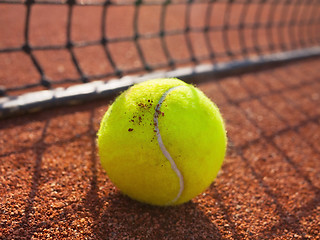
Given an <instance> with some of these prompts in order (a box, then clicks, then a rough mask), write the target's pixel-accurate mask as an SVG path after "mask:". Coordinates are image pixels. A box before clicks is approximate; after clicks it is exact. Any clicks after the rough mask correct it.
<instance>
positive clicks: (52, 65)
mask: <svg viewBox="0 0 320 240" xmlns="http://www.w3.org/2000/svg"><path fill="white" fill-rule="evenodd" d="M218 5H219V4H218ZM218 5H217V6H216V8H215V9H216V11H217V13H216V14H217V15H215V16H217V19H218V20H216V21H213V22H214V23H217V24H218V25H221V24H223V16H222V15H221V16H220V15H219V12H223V11H224V10H223V9H224V7H225V6H223V4H222V5H221V6H220V8H221V9H220V10H219V6H218ZM197 7H198V9H197V10H194V12H193V15H194V19H199V17H200V16H202V13H203V11H204V9H205V8H204V9H202V8H203V6H201V5H199V6H197ZM127 8H128V9H127V10H126V11H127V13H128V14H126V15H123V16H124V19H121V20H120V19H119V12H118V13H117V12H114V15H112V14H111V15H109V16H110V18H112V19H113V20H112V21H115V22H120V21H122V23H123V26H122V27H120V26H119V27H118V26H113V28H112V27H111V28H109V30H108V31H110V32H108V34H109V35H110V36H111V37H125V36H127V35H132V32H128V31H130V29H131V31H132V25H131V24H130V23H131V22H130V21H132V13H133V11H132V9H131V10H130V9H129V8H131V7H127ZM153 8H154V9H153V11H152V12H153V14H151V15H150V13H148V11H146V12H145V17H146V18H150V17H152V16H154V17H155V19H157V16H158V15H157V14H159V9H157V8H155V7H153ZM87 9H90V10H88V11H83V9H82V8H81V7H75V9H74V11H75V15H74V18H75V23H76V24H75V26H74V28H73V30H74V32H72V39H73V41H74V42H81V41H95V40H97V39H99V38H100V30H99V29H97V28H93V26H96V25H99V24H100V23H99V19H100V15H101V8H99V7H89V8H87ZM149 10H150V9H149ZM310 10H312V9H311V8H310V9H305V10H304V11H308V12H309V11H310ZM81 11H83V12H81ZM115 11H116V10H115ZM141 11H142V14H143V11H144V9H143V8H141ZM168 11H169V10H168ZM170 11H172V14H170V15H168V16H169V18H170V17H172V16H177V12H176V11H178V12H179V9H175V8H174V7H173V8H172V9H171V10H170ZM250 11H252V13H250ZM66 12H67V7H65V6H54V7H52V11H48V9H46V8H45V7H44V6H41V5H39V6H38V5H36V6H35V7H34V8H33V14H34V15H33V16H35V18H37V19H38V21H34V20H33V18H32V19H31V23H30V24H31V30H30V36H29V37H30V43H31V44H34V45H36V46H41V45H43V46H46V45H56V46H59V45H61V44H65V41H66V38H67V37H66V35H65V34H66V32H65V23H66ZM182 12H184V10H183V11H182ZM0 13H1V14H0V49H2V48H10V47H12V48H13V47H15V46H20V45H22V44H23V43H24V37H23V28H24V26H23V20H24V13H25V7H24V6H22V5H21V6H20V5H10V7H9V5H0ZM116 13H117V14H116ZM253 13H254V10H249V14H248V16H249V17H248V19H247V21H253V19H254V18H253V17H252V18H251V17H250V16H253V15H254V14H253ZM280 13H281V11H279V12H277V13H276V14H275V16H276V17H279V16H280V15H281V14H280ZM197 14H198V15H197ZM264 14H265V13H264ZM81 15H82V16H85V17H83V18H82V17H81ZM142 16H143V15H142ZM219 16H220V17H219ZM290 16H291V15H290ZM233 17H234V18H230V19H231V20H230V21H231V22H232V21H234V22H237V19H238V18H239V15H236V14H234V15H233ZM83 19H86V20H88V21H83ZM263 19H264V18H263V17H262V18H261V21H263ZM89 20H90V21H89ZM53 21H54V23H55V24H51V23H52V22H53ZM167 21H168V26H167V27H168V28H170V27H171V28H172V29H174V28H180V27H181V26H182V25H183V22H182V23H181V22H179V21H177V20H175V19H174V18H173V19H171V20H170V19H169V20H167ZM3 22H5V23H6V24H2V23H3ZM169 23H170V24H169ZM149 24H150V25H149ZM193 24H194V25H195V26H197V24H199V23H197V21H194V23H193ZM99 26H100V25H99ZM34 29H38V31H35V30H34ZM153 29H154V26H153V25H152V24H151V21H150V22H148V21H146V24H145V25H142V26H141V31H144V32H146V33H148V32H149V33H150V32H151V33H152V30H153ZM156 30H157V31H158V30H159V29H156ZM305 30H306V31H307V29H305ZM277 31H278V30H277ZM293 32H294V33H295V36H298V34H299V33H298V32H295V30H294V31H293ZM275 33H276V32H274V34H275ZM314 33H315V34H318V33H316V32H314ZM217 34H221V33H219V32H218V33H217ZM263 34H266V33H265V32H263V33H262V32H261V34H260V35H259V38H258V42H259V44H260V45H261V46H262V45H265V43H266V44H267V43H268V42H267V38H266V37H267V35H263ZM4 36H5V37H4ZM244 36H247V41H246V44H247V47H250V46H251V45H253V40H252V39H253V37H252V31H249V32H247V33H244ZM273 36H274V37H275V38H274V40H275V42H276V41H277V37H276V35H273ZM285 36H286V35H285ZM179 37H181V38H183V39H184V37H183V36H177V38H179ZM228 38H229V44H230V46H229V47H230V48H231V50H234V51H237V50H239V49H240V45H239V32H235V33H230V35H229V37H228ZM196 39H198V38H196ZM211 39H212V41H213V42H214V45H215V46H216V47H217V51H218V52H219V50H220V51H221V52H226V51H227V50H228V49H226V45H225V43H223V36H220V35H215V33H214V34H212V35H211ZM148 41H149V40H148ZM148 41H147V42H148ZM184 41H185V40H181V41H178V40H177V39H172V41H171V42H172V44H173V45H172V48H173V50H172V51H173V52H174V51H176V52H174V54H173V57H174V58H175V59H179V58H180V59H184V58H188V57H190V56H189V55H188V51H187V50H186V49H185V45H184V44H185V42H184ZM193 41H194V42H195V43H196V42H198V45H197V44H196V45H195V46H198V47H195V49H196V50H195V51H196V52H195V55H196V56H202V55H203V54H205V53H206V49H205V48H204V47H203V46H205V44H201V41H202V40H199V41H200V42H199V41H195V40H193ZM284 41H286V39H284ZM181 42H183V43H184V44H179V43H181ZM168 43H169V45H170V40H168ZM125 44H129V45H130V43H125ZM131 44H132V43H131ZM154 44H158V43H157V39H154V41H153V40H152V41H151V40H150V42H148V43H146V44H145V45H143V46H144V47H146V49H145V51H146V52H149V53H150V52H151V51H152V49H154V50H153V51H156V49H160V48H154V46H155V45H154ZM129 45H128V46H129ZM128 46H127V45H121V44H120V45H117V44H115V47H114V48H113V51H114V52H113V53H112V54H114V55H115V56H118V59H116V61H118V62H117V64H118V66H120V68H122V69H124V70H125V69H126V68H129V67H132V66H136V67H138V68H139V67H140V66H141V62H140V61H139V58H138V57H137V56H136V53H135V52H134V51H133V50H134V49H135V48H134V47H132V46H131V48H130V47H129V48H128ZM156 46H157V45H156ZM99 49H100V50H99ZM127 49H129V50H127ZM130 49H131V50H130ZM229 50H230V49H229ZM50 51H51V52H50ZM151 53H152V52H151ZM34 55H35V56H36V57H37V59H38V60H39V61H40V62H41V64H42V67H43V68H44V70H45V73H46V76H48V77H49V78H50V79H51V80H52V81H56V80H59V79H61V78H79V75H78V72H77V71H76V70H75V69H74V66H73V64H72V63H71V60H70V55H69V52H68V50H66V49H64V50H59V51H52V50H49V51H41V50H37V51H34ZM75 55H76V56H77V58H78V59H79V61H80V66H81V68H82V70H83V71H84V72H85V74H87V75H95V74H97V75H99V74H100V75H103V74H105V73H108V71H110V72H112V71H113V70H112V68H111V67H110V66H109V65H107V61H106V59H105V55H103V54H101V46H95V45H94V46H91V47H90V46H89V47H85V48H77V49H75ZM149 57H150V58H148V62H149V63H151V64H159V63H162V62H164V61H166V58H165V56H163V55H157V54H150V55H149ZM102 59H104V60H102ZM216 60H219V61H220V60H221V61H222V60H228V58H226V57H223V56H221V58H217V59H216ZM128 64H129V65H128ZM130 64H131V65H130ZM132 64H133V65H132ZM319 66H320V59H319V58H313V59H309V60H305V61H299V62H294V63H290V64H288V65H284V66H281V67H278V68H274V69H269V70H263V71H260V72H254V73H246V74H242V75H238V76H233V77H228V78H223V79H211V80H212V81H208V82H203V83H199V84H198V85H197V86H198V87H199V88H200V89H201V90H202V91H203V92H205V93H206V95H207V96H208V97H209V98H211V99H212V100H213V101H214V102H215V103H216V104H217V105H218V107H219V108H220V110H221V113H222V115H223V117H224V119H225V123H226V128H227V132H228V139H229V141H228V150H227V156H226V158H225V161H224V164H223V166H222V169H221V170H220V172H219V174H218V177H217V178H216V180H215V182H214V183H213V184H212V185H211V186H210V187H209V188H208V189H207V190H206V191H205V192H204V193H203V194H201V195H199V196H198V197H196V198H194V199H193V200H192V201H190V202H188V203H186V204H183V205H180V206H177V207H166V208H161V207H153V206H149V205H145V204H142V203H138V202H136V201H134V200H131V199H129V198H128V197H126V196H124V195H122V194H121V193H120V191H119V190H118V189H117V188H115V186H114V185H113V184H112V183H111V182H110V180H109V178H108V175H107V173H106V172H105V171H104V170H103V169H102V167H101V165H100V161H99V156H98V154H97V145H96V134H97V131H98V128H99V124H100V121H101V118H102V116H103V114H104V113H105V111H106V110H107V109H108V107H109V106H110V103H111V102H112V100H113V99H111V98H110V99H104V100H99V101H94V102H88V103H83V104H81V105H75V106H65V107H59V108H53V109H49V110H44V111H40V112H36V113H31V114H27V115H21V116H18V117H13V118H7V119H2V120H0V239H320V237H319V236H320V107H319V106H320V70H319ZM97 78H99V77H97ZM30 80H31V82H32V81H34V83H35V82H37V81H38V80H39V74H38V73H37V71H36V70H35V68H34V66H33V64H32V63H31V61H30V59H29V58H28V56H27V55H26V54H24V53H23V52H19V51H16V52H15V51H13V52H10V53H5V54H1V55H0V85H4V86H6V87H9V88H10V87H15V86H16V85H17V84H24V83H26V82H29V81H30ZM39 89H42V88H41V87H38V88H35V90H39ZM19 93H20V91H13V92H10V93H9V95H16V94H19Z"/></svg>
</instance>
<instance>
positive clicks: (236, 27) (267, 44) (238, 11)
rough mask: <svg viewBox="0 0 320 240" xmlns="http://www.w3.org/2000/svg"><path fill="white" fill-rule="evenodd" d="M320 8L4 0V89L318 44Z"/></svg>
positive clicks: (0, 89)
mask: <svg viewBox="0 0 320 240" xmlns="http://www.w3.org/2000/svg"><path fill="white" fill-rule="evenodd" d="M319 12H320V2H319V1H318V0H304V1H302V0H293V1H292V0H290V1H288V0H269V1H268V0H229V1H227V0H207V1H204V0H188V1H184V0H177V1H174V0H165V1H164V0H159V1H151V0H149V1H147V0H145V1H143V0H137V1H130V0H123V1H111V0H109V1H102V0H100V1H99V0H95V1H94V0H92V1H89V0H82V1H81V0H79V1H76V0H68V1H53V0H52V1H50V0H46V1H45V0H43V1H40V0H39V1H37V0H26V1H15V0H14V1H12V0H10V1H9V0H0V30H1V31H0V33H1V34H0V65H1V64H2V67H0V69H1V72H2V73H1V74H0V94H1V95H15V94H16V93H17V92H18V93H19V91H20V90H24V91H26V90H27V91H34V90H36V89H39V88H40V89H43V88H45V89H46V88H56V87H57V86H60V85H62V86H65V85H69V84H73V83H86V82H90V81H93V80H98V79H104V80H105V79H110V78H119V77H122V76H126V75H129V74H140V73H146V72H151V71H155V70H158V69H164V70H167V69H168V70H169V69H176V68H178V67H180V66H186V65H199V64H202V63H212V64H216V63H219V62H222V61H231V60H235V59H246V58H248V57H251V56H262V55H266V54H269V53H274V52H283V51H290V50H295V49H302V48H310V47H313V46H317V45H319V42H320V31H319V26H320V15H319V14H318V13H319ZM10 39H14V40H10ZM10 69H11V70H10ZM17 69H18V71H17ZM21 72H23V74H22V73H21ZM22 75H23V76H22Z"/></svg>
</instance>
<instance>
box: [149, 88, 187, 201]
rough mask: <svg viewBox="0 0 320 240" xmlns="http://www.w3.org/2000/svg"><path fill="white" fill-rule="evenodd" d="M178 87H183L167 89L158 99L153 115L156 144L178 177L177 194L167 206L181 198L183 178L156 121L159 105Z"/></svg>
mask: <svg viewBox="0 0 320 240" xmlns="http://www.w3.org/2000/svg"><path fill="white" fill-rule="evenodd" d="M178 87H183V86H176V87H172V88H170V89H168V90H167V91H166V92H165V93H164V94H163V95H162V96H161V98H160V100H159V102H158V104H157V106H156V108H155V113H154V118H153V120H154V127H155V130H156V134H157V140H158V144H159V147H160V149H161V151H162V153H163V155H164V156H165V157H166V158H167V159H168V161H169V162H170V164H171V168H172V170H173V171H174V172H175V173H176V175H177V176H178V178H179V185H180V188H179V192H178V194H177V196H176V197H175V198H174V199H173V200H171V201H170V202H168V205H169V204H172V203H175V202H176V201H177V200H178V199H179V198H180V196H181V194H182V192H183V189H184V181H183V176H182V174H181V172H180V170H179V169H178V167H177V165H176V163H175V161H174V160H173V159H172V157H171V155H170V153H169V152H168V150H167V149H166V147H165V146H164V144H163V141H162V137H161V134H160V129H159V121H158V118H159V114H160V113H161V112H160V108H161V105H162V103H163V101H164V100H165V98H166V96H167V95H168V94H169V93H170V92H171V91H173V90H174V89H176V88H178Z"/></svg>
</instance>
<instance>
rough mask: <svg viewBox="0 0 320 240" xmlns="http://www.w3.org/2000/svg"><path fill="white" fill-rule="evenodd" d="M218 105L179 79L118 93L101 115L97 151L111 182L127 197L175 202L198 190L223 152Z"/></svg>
mask: <svg viewBox="0 0 320 240" xmlns="http://www.w3.org/2000/svg"><path fill="white" fill-rule="evenodd" d="M226 142H227V137H226V131H225V127H224V123H223V119H222V117H221V115H220V112H219V109H218V108H217V106H216V105H214V104H213V103H212V102H211V101H210V100H209V98H207V97H206V96H205V95H204V93H203V92H201V91H200V90H199V89H197V88H196V87H194V86H192V85H189V84H186V83H185V82H182V81H180V80H178V79H155V80H149V81H146V82H142V83H139V84H136V85H134V86H132V87H131V88H129V89H128V90H126V91H125V92H123V93H122V94H121V95H120V96H119V97H118V98H117V99H116V100H115V102H114V103H113V104H112V105H111V106H110V108H109V109H108V111H107V112H106V114H105V115H104V117H103V119H102V121H101V125H100V129H99V132H98V147H99V155H100V160H101V164H102V166H103V168H104V169H105V170H106V172H107V174H108V176H109V178H110V179H111V181H112V182H113V183H114V184H115V185H116V186H117V187H118V188H119V189H120V191H122V192H123V193H124V194H126V195H128V196H129V197H131V198H133V199H136V200H138V201H141V202H144V203H149V204H152V205H160V206H165V205H177V204H181V203H184V202H187V201H189V200H190V199H192V198H194V197H195V196H197V195H198V194H200V193H201V192H203V191H204V190H205V189H206V188H207V187H208V186H209V185H210V184H211V183H212V182H213V180H214V179H215V177H216V175H217V173H218V171H219V169H220V167H221V164H222V162H223V159H224V156H225V152H226V144H227V143H226Z"/></svg>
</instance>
